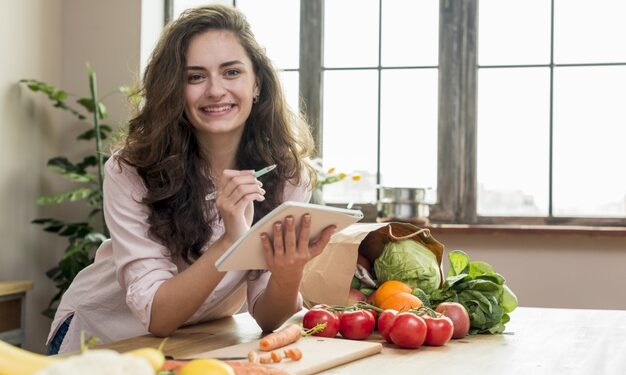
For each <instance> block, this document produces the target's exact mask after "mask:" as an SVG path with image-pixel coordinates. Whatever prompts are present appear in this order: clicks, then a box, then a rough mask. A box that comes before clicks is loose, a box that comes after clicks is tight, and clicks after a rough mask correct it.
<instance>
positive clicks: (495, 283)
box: [429, 250, 518, 334]
mask: <svg viewBox="0 0 626 375" xmlns="http://www.w3.org/2000/svg"><path fill="white" fill-rule="evenodd" d="M448 262H449V268H448V277H447V278H446V280H445V281H444V283H443V286H442V287H441V289H437V290H435V291H433V292H432V293H431V294H430V296H429V298H430V301H431V303H432V305H433V306H436V305H438V304H439V303H441V302H446V301H448V302H458V303H460V304H462V305H463V306H465V309H466V310H467V312H468V314H469V317H470V333H472V334H476V333H502V332H504V329H505V324H506V323H508V322H509V321H510V317H509V315H508V314H509V313H510V312H512V311H513V310H515V308H516V307H517V305H518V300H517V297H516V296H515V293H513V291H512V290H511V289H510V288H509V287H508V286H507V285H505V282H506V280H505V279H504V277H503V276H502V275H500V274H498V273H497V272H496V271H495V269H494V268H493V266H491V265H490V264H489V263H487V262H483V261H470V259H469V256H468V255H467V254H466V253H465V252H463V251H460V250H455V251H451V252H450V253H448Z"/></svg>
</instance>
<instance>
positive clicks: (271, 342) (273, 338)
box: [259, 324, 302, 352]
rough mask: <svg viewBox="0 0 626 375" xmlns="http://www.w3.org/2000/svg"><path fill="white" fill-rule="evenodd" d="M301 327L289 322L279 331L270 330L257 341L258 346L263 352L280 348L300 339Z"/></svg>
mask: <svg viewBox="0 0 626 375" xmlns="http://www.w3.org/2000/svg"><path fill="white" fill-rule="evenodd" d="M301 335H302V329H301V328H300V326H299V325H298V324H291V325H289V326H287V327H285V328H283V329H281V330H280V331H276V332H272V333H270V334H269V335H267V336H265V337H263V338H262V339H261V340H260V341H259V348H260V349H261V350H262V351H264V352H269V351H270V350H274V349H278V348H282V347H283V346H285V345H289V344H291V343H294V342H296V341H298V340H300V336H301Z"/></svg>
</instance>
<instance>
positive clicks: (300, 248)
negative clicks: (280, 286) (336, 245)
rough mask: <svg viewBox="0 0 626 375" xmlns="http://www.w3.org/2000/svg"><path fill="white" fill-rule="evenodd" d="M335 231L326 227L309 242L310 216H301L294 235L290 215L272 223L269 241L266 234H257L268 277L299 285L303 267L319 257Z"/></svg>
mask: <svg viewBox="0 0 626 375" xmlns="http://www.w3.org/2000/svg"><path fill="white" fill-rule="evenodd" d="M335 229H336V227H335V226H334V225H329V226H328V227H326V228H324V230H323V231H322V233H321V234H320V236H319V238H318V239H316V240H314V241H313V242H311V238H310V235H311V215H309V214H304V215H302V218H301V220H300V231H299V233H297V232H296V225H295V219H294V218H293V216H287V217H286V218H285V220H284V221H283V222H282V223H281V222H277V223H274V226H273V233H272V235H273V237H274V239H273V240H272V241H270V237H269V236H268V235H267V233H263V234H262V235H261V242H262V244H263V251H264V252H265V259H266V261H267V264H268V267H269V270H270V272H271V273H272V277H275V278H278V279H279V280H281V281H283V282H298V283H299V282H300V280H301V278H302V271H303V270H304V266H305V265H306V263H307V262H308V261H309V260H311V259H313V258H315V257H316V256H318V255H319V254H321V252H322V250H324V248H325V247H326V245H327V244H328V241H329V240H330V237H331V236H332V235H333V233H334V232H335Z"/></svg>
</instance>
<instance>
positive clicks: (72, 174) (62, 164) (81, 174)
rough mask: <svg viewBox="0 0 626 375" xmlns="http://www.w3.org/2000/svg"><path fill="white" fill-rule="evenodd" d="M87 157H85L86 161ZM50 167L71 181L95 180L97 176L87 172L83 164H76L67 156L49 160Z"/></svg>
mask: <svg viewBox="0 0 626 375" xmlns="http://www.w3.org/2000/svg"><path fill="white" fill-rule="evenodd" d="M85 160H86V159H83V162H85ZM48 168H49V169H50V170H51V171H53V172H54V173H57V174H59V175H61V176H63V177H65V178H67V179H69V180H71V181H76V182H93V181H95V180H96V177H95V176H94V175H92V174H91V173H89V172H87V171H86V170H85V169H84V168H83V167H82V165H80V164H79V165H74V164H72V163H71V162H70V161H69V160H67V158H66V157H56V158H52V159H50V160H48Z"/></svg>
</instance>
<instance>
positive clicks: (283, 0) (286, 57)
mask: <svg viewBox="0 0 626 375" xmlns="http://www.w3.org/2000/svg"><path fill="white" fill-rule="evenodd" d="M237 7H238V8H239V9H241V11H242V12H243V13H244V14H245V15H246V17H247V18H248V21H249V22H250V25H251V26H252V32H254V35H255V37H256V38H257V40H258V41H259V43H260V44H261V45H262V46H264V47H265V48H266V50H267V55H268V56H269V57H270V59H272V61H273V62H274V65H276V67H277V68H280V69H297V68H298V64H299V60H300V52H299V49H300V1H293V0H262V1H259V0H237ZM277 12H278V13H277ZM278 14H279V15H280V16H279V18H280V21H278V20H277V19H276V17H277V16H278Z"/></svg>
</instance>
